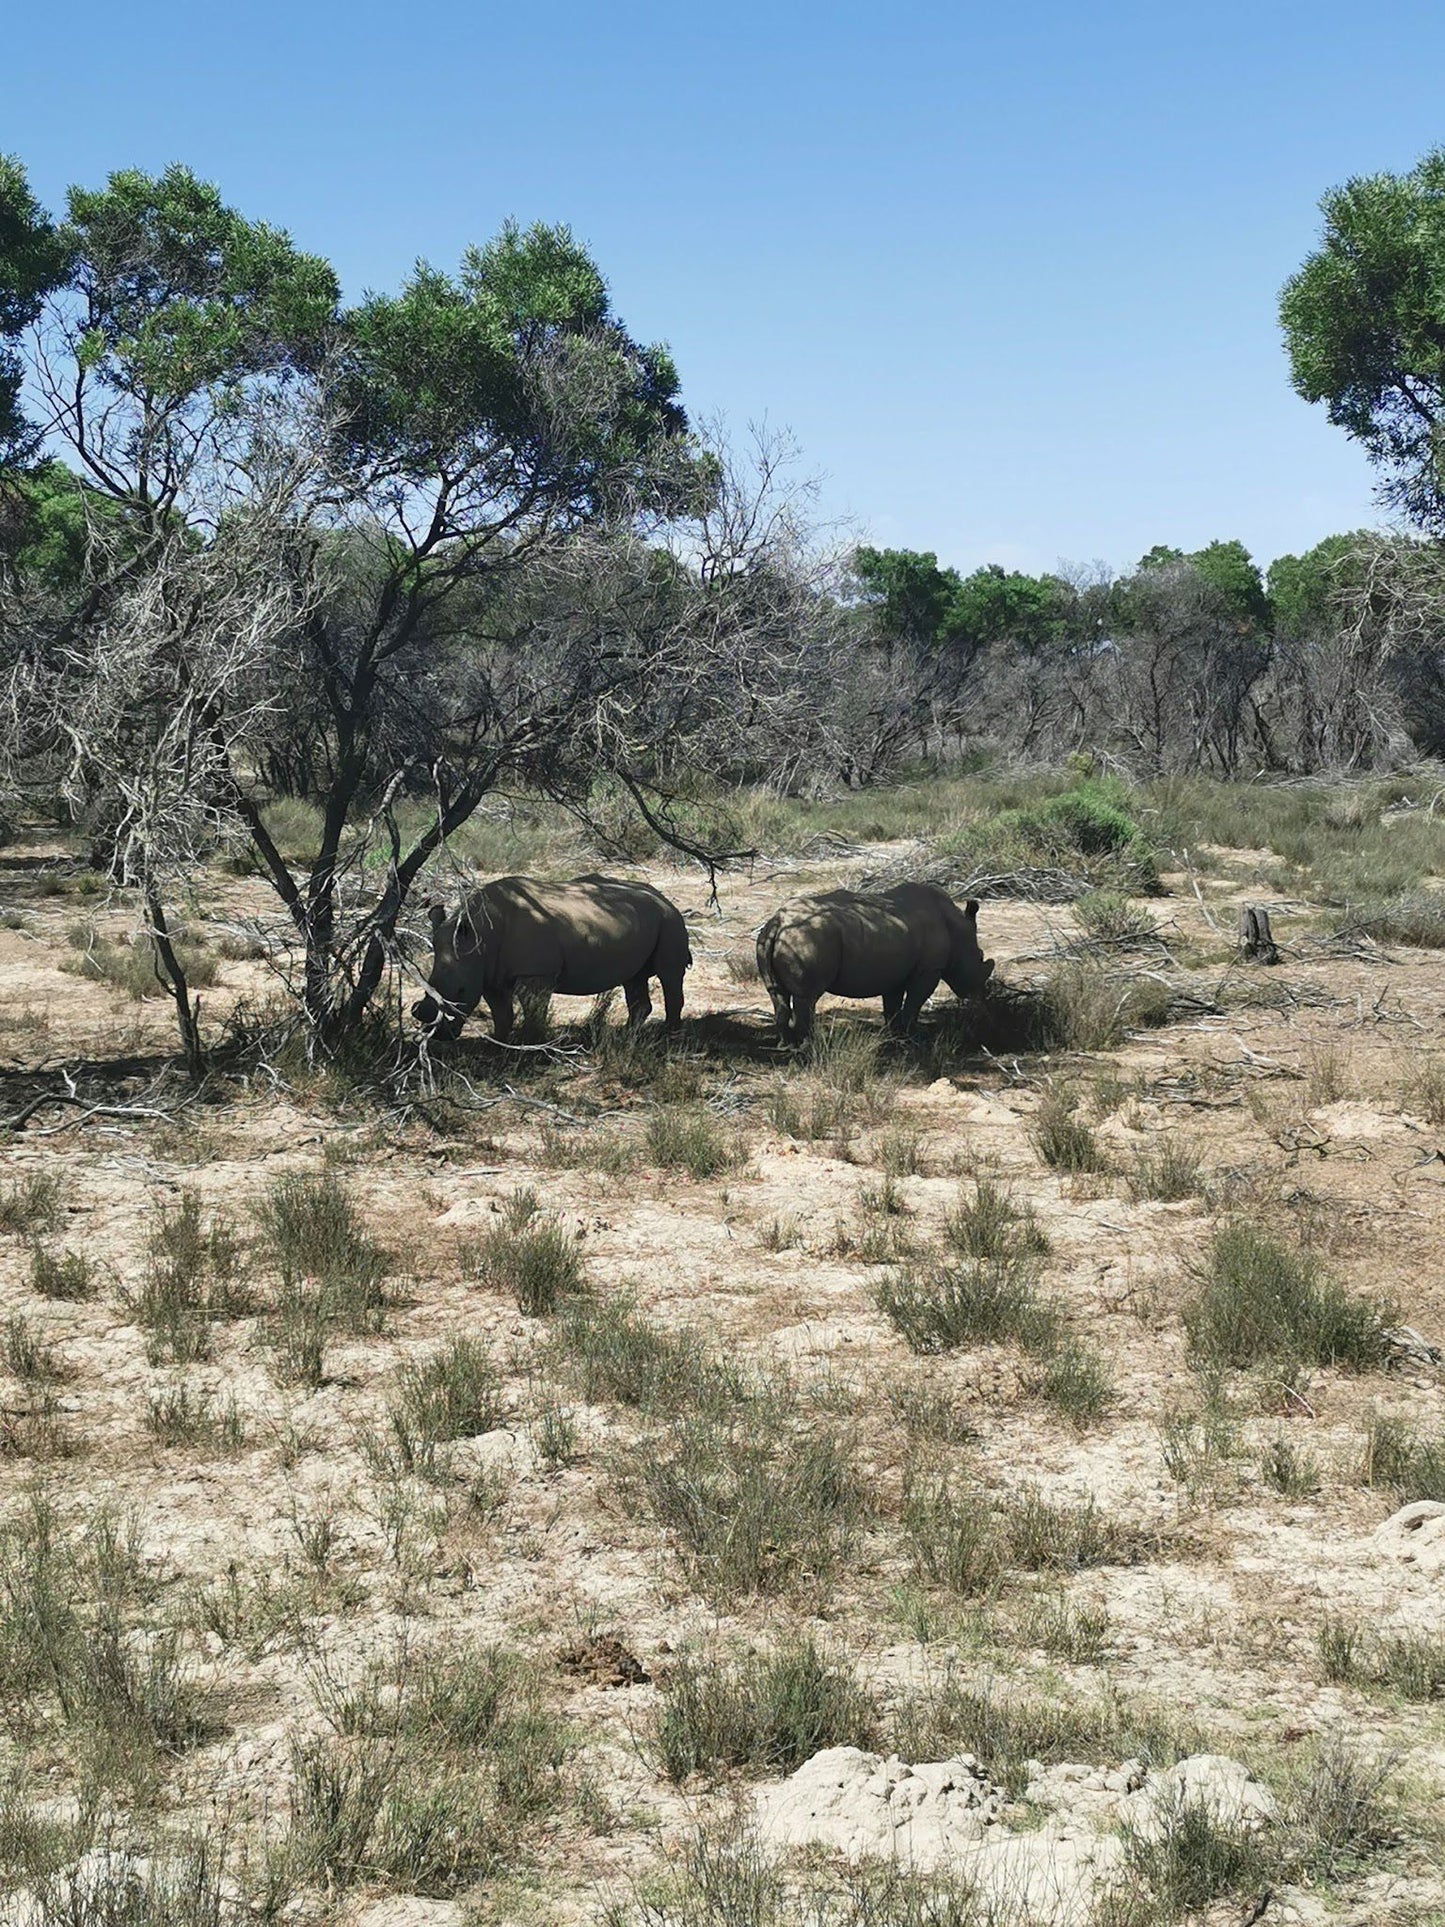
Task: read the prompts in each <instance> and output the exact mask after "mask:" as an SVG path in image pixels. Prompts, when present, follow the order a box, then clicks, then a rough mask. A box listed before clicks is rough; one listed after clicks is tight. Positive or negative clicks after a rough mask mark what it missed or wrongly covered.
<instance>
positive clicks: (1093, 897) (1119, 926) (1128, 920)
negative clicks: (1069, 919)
mask: <svg viewBox="0 0 1445 1927" xmlns="http://www.w3.org/2000/svg"><path fill="white" fill-rule="evenodd" d="M1074 916H1075V918H1076V919H1077V921H1078V924H1079V928H1080V929H1081V930H1082V931H1083V933H1084V935H1085V936H1086V937H1087V938H1088V939H1090V941H1091V942H1093V943H1096V944H1108V945H1111V946H1113V947H1114V948H1116V949H1123V948H1127V947H1128V946H1130V945H1133V944H1138V943H1144V942H1147V941H1148V940H1149V939H1150V938H1151V937H1152V936H1153V935H1154V919H1153V918H1152V917H1151V916H1150V915H1149V912H1148V911H1147V910H1145V909H1143V908H1142V907H1141V906H1140V905H1139V904H1137V903H1131V902H1130V900H1129V898H1128V897H1126V896H1123V895H1121V894H1120V892H1119V891H1117V890H1086V891H1085V892H1084V894H1083V895H1082V896H1081V897H1079V898H1077V899H1076V901H1075V903H1074Z"/></svg>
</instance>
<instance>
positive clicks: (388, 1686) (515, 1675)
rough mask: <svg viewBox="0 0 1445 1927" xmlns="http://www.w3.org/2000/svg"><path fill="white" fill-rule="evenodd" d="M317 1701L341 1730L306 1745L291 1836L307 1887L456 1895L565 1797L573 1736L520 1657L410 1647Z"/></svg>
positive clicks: (507, 1856) (504, 1859)
mask: <svg viewBox="0 0 1445 1927" xmlns="http://www.w3.org/2000/svg"><path fill="white" fill-rule="evenodd" d="M319 1697H320V1700H321V1708H322V1711H323V1713H324V1714H325V1716H326V1718H327V1719H328V1721H329V1723H330V1725H331V1729H332V1730H331V1733H330V1734H328V1735H320V1736H317V1737H315V1738H311V1739H306V1740H302V1741H300V1742H298V1744H297V1746H296V1748H295V1754H294V1761H293V1765H294V1787H293V1792H292V1799H291V1822H290V1832H289V1838H288V1841H287V1858H288V1860H289V1862H290V1864H291V1867H292V1869H293V1870H294V1872H295V1873H296V1874H297V1875H298V1876H300V1877H302V1878H304V1879H305V1880H307V1881H308V1882H309V1883H314V1884H317V1885H324V1886H325V1887H327V1888H329V1889H345V1888H347V1887H350V1886H353V1885H356V1884H357V1883H359V1882H361V1881H366V1882H368V1883H371V1882H380V1883H381V1884H383V1885H384V1886H387V1887H390V1888H392V1889H395V1890H398V1891H401V1892H406V1893H418V1894H423V1895H428V1896H444V1895H448V1894H453V1893H456V1892H457V1891H458V1890H459V1889H461V1888H464V1887H467V1886H471V1885H474V1884H475V1883H476V1882H477V1881H479V1880H482V1879H485V1878H487V1877H489V1876H493V1875H495V1874H497V1873H498V1872H499V1871H500V1870H501V1869H503V1868H504V1867H505V1866H507V1865H508V1864H509V1863H510V1862H512V1861H513V1860H514V1859H515V1858H516V1857H517V1855H518V1853H519V1851H520V1850H522V1849H523V1848H524V1847H525V1844H526V1841H527V1839H528V1837H529V1834H530V1832H531V1831H532V1829H533V1828H535V1827H536V1826H537V1825H538V1824H539V1823H540V1822H541V1821H543V1820H544V1819H545V1818H546V1817H547V1816H548V1815H550V1814H551V1813H553V1812H554V1811H555V1810H556V1809H557V1808H558V1807H559V1806H560V1805H561V1803H562V1800H563V1797H564V1787H563V1781H562V1769H563V1767H564V1765H565V1763H566V1760H567V1757H568V1754H569V1752H570V1750H571V1747H570V1740H569V1737H568V1734H567V1731H566V1729H565V1727H564V1726H563V1725H562V1723H561V1722H560V1721H559V1720H557V1719H556V1717H555V1716H554V1715H553V1714H552V1713H551V1712H550V1710H549V1709H548V1707H547V1705H546V1702H545V1700H544V1698H543V1696H542V1692H541V1689H540V1685H539V1682H538V1680H537V1677H536V1675H535V1673H534V1672H533V1671H532V1670H531V1669H530V1668H529V1667H528V1666H527V1665H526V1664H525V1663H524V1662H523V1661H521V1660H520V1659H518V1658H516V1657H515V1656H514V1655H512V1654H510V1653H506V1652H501V1651H498V1650H495V1649H481V1650H475V1651H462V1652H454V1651H448V1652H447V1653H445V1654H437V1653H431V1652H420V1651H416V1650H413V1649H410V1648H405V1647H403V1648H401V1649H399V1650H398V1653H397V1655H396V1657H395V1659H394V1660H392V1661H390V1662H386V1663H380V1664H377V1665H374V1666H372V1667H370V1668H368V1669H367V1671H366V1672H365V1673H364V1674H363V1675H362V1676H361V1678H360V1679H359V1680H358V1681H356V1682H354V1683H352V1684H350V1685H346V1686H339V1687H338V1686H334V1685H331V1684H329V1683H327V1682H325V1681H321V1682H319Z"/></svg>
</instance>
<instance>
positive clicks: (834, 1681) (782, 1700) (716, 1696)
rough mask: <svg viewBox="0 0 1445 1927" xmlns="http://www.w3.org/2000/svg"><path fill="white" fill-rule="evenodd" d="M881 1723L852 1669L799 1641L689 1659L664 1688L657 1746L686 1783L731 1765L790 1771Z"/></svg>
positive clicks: (871, 1734) (867, 1736)
mask: <svg viewBox="0 0 1445 1927" xmlns="http://www.w3.org/2000/svg"><path fill="white" fill-rule="evenodd" d="M877 1729H878V1707H877V1703H876V1702H875V1700H874V1699H873V1696H872V1695H871V1694H870V1693H869V1692H867V1690H866V1689H865V1688H864V1687H862V1686H861V1685H860V1684H859V1682H858V1680H857V1678H856V1676H855V1675H854V1673H853V1671H852V1669H851V1667H848V1666H845V1665H842V1664H840V1663H839V1662H837V1661H835V1660H832V1659H830V1658H829V1657H828V1656H827V1654H826V1653H824V1652H823V1651H822V1649H821V1648H820V1647H819V1646H818V1645H817V1644H816V1642H815V1641H814V1640H812V1639H811V1638H802V1639H788V1640H784V1641H782V1642H781V1643H779V1644H778V1645H776V1646H774V1647H772V1648H770V1649H769V1650H768V1651H766V1652H762V1653H753V1654H749V1655H747V1656H746V1657H745V1658H742V1659H738V1660H735V1661H733V1662H731V1663H728V1662H726V1661H722V1662H720V1661H717V1660H702V1659H697V1658H685V1659H684V1660H683V1661H682V1662H681V1663H680V1664H679V1665H678V1666H677V1667H676V1668H675V1669H674V1670H673V1672H672V1673H671V1675H670V1676H669V1678H668V1679H667V1681H666V1683H665V1685H664V1687H663V1693H662V1705H661V1707H660V1708H659V1711H658V1718H657V1740H656V1744H657V1752H658V1758H659V1761H660V1763H661V1766H662V1770H663V1772H664V1773H666V1775H667V1777H668V1779H670V1780H671V1781H673V1782H674V1783H675V1784H681V1782H682V1781H684V1780H686V1779H688V1778H689V1777H690V1776H691V1775H692V1774H694V1773H709V1774H716V1773H718V1772H720V1771H723V1770H725V1769H727V1768H731V1767H762V1768H764V1769H766V1770H767V1771H769V1772H776V1773H791V1772H792V1771H793V1770H794V1769H795V1768H796V1767H799V1766H801V1765H802V1764H803V1762H804V1761H805V1760H807V1759H810V1758H811V1757H812V1755H813V1754H814V1753H817V1752H819V1751H820V1750H821V1749H822V1748H823V1747H827V1746H858V1747H867V1746H869V1745H871V1744H872V1742H873V1740H874V1738H875V1737H876V1733H877Z"/></svg>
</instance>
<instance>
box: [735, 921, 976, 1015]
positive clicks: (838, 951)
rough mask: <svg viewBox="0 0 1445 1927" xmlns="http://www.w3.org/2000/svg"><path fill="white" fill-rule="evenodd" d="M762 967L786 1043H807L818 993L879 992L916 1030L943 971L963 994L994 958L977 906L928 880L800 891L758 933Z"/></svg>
mask: <svg viewBox="0 0 1445 1927" xmlns="http://www.w3.org/2000/svg"><path fill="white" fill-rule="evenodd" d="M758 975H759V976H760V977H761V978H762V980H763V982H764V983H765V984H766V985H767V987H768V990H769V992H770V994H771V996H772V999H773V1009H774V1011H775V1012H776V1013H777V1019H778V1030H779V1032H780V1033H781V1035H782V1038H783V1041H784V1043H794V1044H801V1043H802V1042H803V1041H804V1040H805V1039H806V1037H807V1035H808V1032H809V1030H810V1029H811V1028H812V1023H813V1010H814V1007H815V1005H816V1004H817V1002H818V999H819V998H820V997H821V996H823V995H824V994H825V993H826V992H829V991H831V992H832V994H833V995H834V996H835V997H881V998H882V999H883V1015H884V1017H885V1018H886V1020H887V1022H888V1023H889V1025H890V1026H891V1027H892V1028H893V1029H895V1030H903V1031H906V1030H911V1029H912V1028H913V1025H914V1024H915V1023H916V1021H917V1019H918V1013H919V1011H920V1010H922V1008H923V1006H924V1005H925V1004H926V1003H927V1002H928V1000H929V998H930V997H931V996H932V995H933V993H934V991H935V990H936V989H937V988H938V984H939V980H940V978H941V979H942V980H943V982H945V983H946V984H947V985H948V987H949V989H950V990H952V991H953V992H954V993H955V995H957V996H959V997H967V996H970V995H972V994H974V993H976V992H978V991H980V990H982V989H983V987H984V985H985V984H986V983H987V982H988V980H989V978H990V977H991V976H992V975H993V962H992V960H991V959H989V958H985V956H984V954H983V952H982V951H981V950H980V949H979V947H978V905H977V904H976V903H966V904H965V905H964V906H963V908H962V909H960V908H959V907H958V905H957V904H956V903H955V902H954V900H953V898H952V897H951V896H949V894H948V892H947V891H946V890H940V889H939V888H938V887H937V885H936V884H932V883H900V884H898V885H896V886H895V888H893V889H891V890H871V891H866V892H865V891H861V890H828V891H825V892H823V893H822V894H821V895H819V896H812V897H795V898H794V899H793V901H792V902H791V903H785V904H784V905H783V907H782V909H781V910H778V911H776V912H775V913H774V914H773V915H772V916H771V917H769V918H768V921H767V922H766V923H765V924H764V925H763V927H762V929H761V930H760V931H759V932H758Z"/></svg>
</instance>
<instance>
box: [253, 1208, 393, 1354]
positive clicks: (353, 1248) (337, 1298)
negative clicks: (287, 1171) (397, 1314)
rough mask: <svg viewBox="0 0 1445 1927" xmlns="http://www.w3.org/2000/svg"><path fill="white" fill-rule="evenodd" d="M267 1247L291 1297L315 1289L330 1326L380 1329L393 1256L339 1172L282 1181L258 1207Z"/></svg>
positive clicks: (354, 1330)
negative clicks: (365, 1220) (379, 1240)
mask: <svg viewBox="0 0 1445 1927" xmlns="http://www.w3.org/2000/svg"><path fill="white" fill-rule="evenodd" d="M256 1221H257V1224H258V1226H259V1228H260V1233H261V1241H262V1247H263V1250H264V1251H265V1253H266V1254H267V1255H268V1256H269V1258H270V1260H271V1263H272V1264H273V1265H274V1267H275V1269H276V1270H277V1272H279V1274H280V1277H281V1281H282V1284H283V1287H289V1288H291V1290H292V1293H293V1295H295V1294H296V1292H297V1290H298V1288H299V1287H301V1286H303V1285H310V1286H313V1287H315V1288H316V1293H317V1295H318V1297H319V1301H320V1313H321V1315H322V1316H323V1317H324V1319H325V1321H326V1322H327V1323H328V1324H336V1325H339V1326H341V1327H342V1328H343V1329H344V1330H347V1331H351V1332H358V1333H360V1332H373V1331H378V1330H380V1328H381V1324H382V1320H383V1317H384V1314H385V1309H386V1294H385V1290H384V1289H383V1280H384V1278H385V1276H386V1268H387V1262H388V1260H387V1254H386V1252H385V1251H383V1249H382V1247H381V1246H380V1245H379V1244H378V1243H377V1242H376V1240H375V1239H374V1238H373V1237H372V1236H371V1234H370V1232H368V1231H367V1229H366V1227H365V1226H364V1224H363V1223H362V1221H361V1216H360V1213H359V1212H358V1211H357V1208H356V1204H355V1202H354V1200H353V1199H352V1196H351V1193H350V1191H349V1190H348V1189H347V1187H346V1185H345V1184H344V1183H343V1181H342V1180H341V1179H340V1178H339V1177H338V1176H337V1175H336V1173H335V1172H334V1171H331V1170H324V1171H321V1172H318V1173H316V1174H315V1175H314V1176H306V1175H301V1174H295V1175H291V1176H287V1177H282V1178H277V1179H276V1180H275V1181H274V1182H273V1183H272V1184H271V1185H270V1187H269V1188H268V1190H267V1193H266V1196H265V1197H264V1198H263V1199H262V1201H261V1203H260V1204H259V1205H258V1206H257V1207H256Z"/></svg>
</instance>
